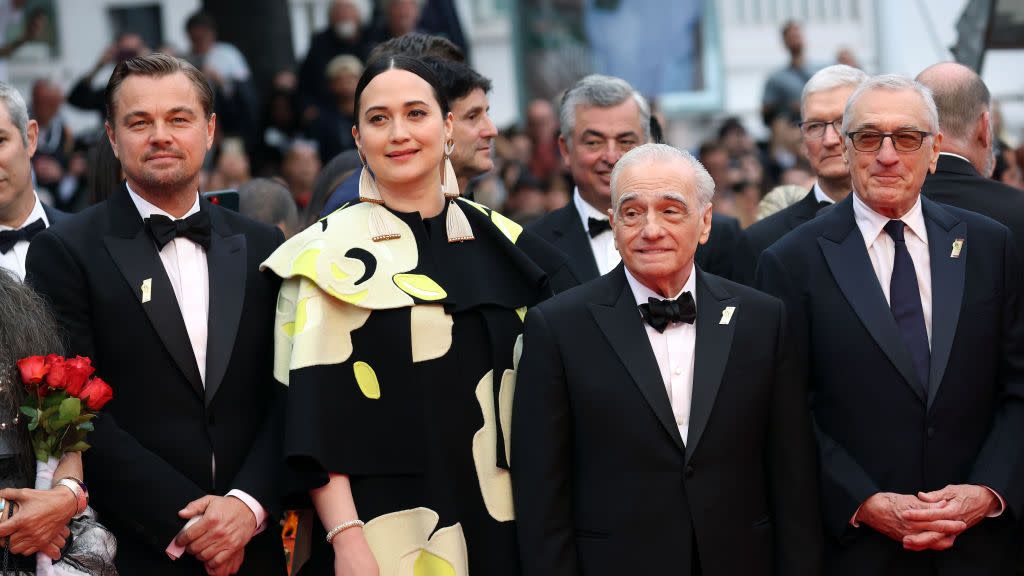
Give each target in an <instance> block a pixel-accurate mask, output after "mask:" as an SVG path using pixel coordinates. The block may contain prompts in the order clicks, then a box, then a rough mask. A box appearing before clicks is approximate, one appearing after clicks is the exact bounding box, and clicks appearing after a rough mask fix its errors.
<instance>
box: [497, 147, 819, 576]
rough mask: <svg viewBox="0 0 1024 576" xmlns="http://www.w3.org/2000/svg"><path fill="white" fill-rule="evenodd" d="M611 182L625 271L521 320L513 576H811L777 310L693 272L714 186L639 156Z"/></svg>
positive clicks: (803, 442)
mask: <svg viewBox="0 0 1024 576" xmlns="http://www.w3.org/2000/svg"><path fill="white" fill-rule="evenodd" d="M610 184H611V188H612V190H613V196H612V198H613V199H614V210H613V212H612V218H611V225H612V230H613V233H614V238H615V244H616V245H617V246H618V249H619V251H620V253H621V254H622V263H621V264H619V265H617V266H616V267H615V268H614V269H613V270H612V271H611V272H610V273H608V274H605V275H604V276H602V277H600V278H598V279H596V280H593V281H591V282H588V283H586V284H584V285H582V286H579V287H576V288H573V289H571V290H568V291H566V292H563V293H561V294H559V295H557V296H555V297H554V298H552V299H550V300H548V301H546V302H543V303H541V304H540V305H538V306H536V307H534V308H532V309H531V310H530V311H529V312H528V313H527V316H526V326H525V331H524V344H523V355H522V361H521V363H520V364H519V367H518V377H517V383H516V390H515V398H514V409H513V423H512V443H511V446H512V449H511V454H512V458H511V464H512V481H513V496H514V498H515V504H516V520H517V522H518V529H519V545H520V550H521V552H522V554H521V557H522V560H523V566H524V570H523V572H524V574H530V575H531V576H548V575H560V576H576V575H587V576H592V575H603V574H608V575H611V574H679V575H688V576H692V575H697V574H704V575H708V576H712V575H713V576H734V575H737V574H743V575H747V576H750V575H754V576H756V575H769V574H787V575H803V574H818V573H820V572H819V570H820V567H819V561H820V552H821V547H822V544H821V540H820V538H821V535H820V517H819V513H818V508H817V487H816V482H815V480H816V474H815V469H814V454H813V453H814V447H813V439H812V433H811V427H810V420H809V415H808V413H807V410H806V396H805V394H806V388H805V387H804V386H803V385H802V382H801V381H800V380H799V379H797V378H794V377H792V368H793V366H792V365H791V364H790V362H789V360H790V356H789V347H788V345H787V342H786V334H785V327H784V321H783V320H784V313H783V308H782V304H781V303H780V302H779V301H778V300H777V299H775V298H772V297H769V296H766V295H765V294H762V293H760V292H756V291H754V290H752V289H750V288H747V287H744V286H741V285H738V284H735V283H733V282H730V281H728V280H725V279H722V278H719V277H717V276H713V275H711V274H708V273H706V272H704V271H703V270H701V269H700V268H699V267H697V266H695V265H694V253H695V251H696V248H697V245H698V244H700V243H703V242H706V241H707V238H708V233H709V230H710V224H711V197H712V195H713V194H714V181H713V180H712V179H711V176H710V174H708V172H707V171H706V170H705V169H704V168H703V166H701V165H700V163H699V162H697V161H696V160H695V159H694V158H693V157H692V156H690V155H689V154H688V153H686V152H682V151H679V150H676V149H675V148H672V147H670V146H666V145H663V144H647V145H643V146H640V147H638V148H635V149H633V150H631V151H630V152H627V153H626V154H625V155H624V156H623V157H622V159H621V160H620V161H619V162H618V164H616V166H615V169H614V171H613V172H612V174H611V178H610ZM664 298H669V299H673V300H663V299H664ZM645 320H646V324H645Z"/></svg>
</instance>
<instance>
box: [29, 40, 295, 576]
mask: <svg viewBox="0 0 1024 576" xmlns="http://www.w3.org/2000/svg"><path fill="white" fill-rule="evenodd" d="M106 95H107V124H106V129H107V135H108V137H109V139H110V143H111V146H112V148H113V149H114V151H115V153H116V155H117V157H118V159H119V160H120V161H121V165H122V167H123V169H124V172H125V174H126V177H127V181H126V182H125V184H124V187H123V189H122V190H120V191H119V192H118V193H116V194H115V195H114V196H112V197H111V198H110V199H109V200H108V201H106V202H104V203H102V204H99V205H96V206H94V207H92V208H89V209H87V210H86V211H84V212H82V213H81V214H78V215H76V216H74V217H72V218H70V219H68V220H67V221H66V222H64V223H62V224H61V225H59V226H56V227H54V228H53V229H51V230H46V231H44V232H42V233H40V234H39V235H38V236H37V237H36V238H35V240H34V241H33V242H32V245H31V247H30V250H29V255H28V264H27V265H28V282H29V283H30V284H32V285H33V286H34V287H35V288H36V289H37V290H39V291H40V292H41V293H42V294H43V295H44V296H45V297H46V298H47V299H48V300H49V301H50V303H51V304H52V305H53V308H54V311H55V313H56V315H57V318H58V320H59V322H60V324H61V325H62V326H63V328H64V329H65V331H66V333H67V338H68V341H69V348H70V351H71V352H72V353H75V354H82V355H88V356H90V357H92V359H93V361H94V364H95V366H96V368H97V372H98V373H99V374H101V375H102V376H103V378H104V379H106V380H107V381H108V382H109V383H110V384H111V386H112V387H113V389H114V399H113V400H112V401H111V402H110V403H109V404H108V405H107V408H106V410H105V411H104V414H103V415H102V416H101V417H100V418H98V419H97V421H96V429H95V431H94V432H93V433H92V434H91V435H90V438H89V441H90V442H91V443H92V445H93V447H92V448H91V449H90V450H88V451H87V452H86V453H85V465H86V469H87V470H89V471H90V474H89V478H90V480H89V485H90V487H91V492H92V500H93V505H94V507H95V508H96V510H97V511H98V512H99V514H100V515H101V517H102V518H103V521H104V522H105V523H106V524H107V526H108V527H109V528H110V529H111V531H113V532H114V534H115V536H116V537H117V539H118V555H117V565H118V568H119V570H120V572H121V573H122V574H147V575H154V574H157V575H164V574H166V575H184V574H188V575H199V574H204V573H208V574H211V575H220V574H233V573H236V572H238V573H241V574H281V573H283V572H282V571H283V570H284V561H283V553H282V547H281V539H280V532H279V530H277V529H276V528H275V524H276V523H275V522H274V520H273V519H272V514H273V513H274V512H276V511H277V510H278V494H279V491H280V490H279V482H278V480H277V478H278V474H279V469H280V438H279V435H280V432H281V431H280V429H279V425H278V424H277V417H276V411H277V409H278V408H279V406H280V404H279V402H280V400H281V396H282V392H283V391H282V390H281V389H280V387H279V385H277V384H276V383H275V382H274V381H273V378H272V375H271V370H272V367H271V359H272V356H273V349H272V348H273V344H272V336H271V329H272V322H273V314H274V307H275V306H274V302H275V300H276V297H277V289H278V283H277V282H276V281H275V280H274V279H273V278H272V277H271V276H269V275H266V274H261V273H260V272H259V271H258V266H259V263H260V262H262V261H263V260H264V259H265V258H266V257H267V256H268V255H269V254H270V253H271V252H272V251H273V250H274V248H275V247H277V246H278V245H279V244H280V242H281V241H282V235H281V233H280V231H278V230H276V229H273V228H270V227H269V226H265V225H262V224H257V223H255V222H253V221H251V220H248V219H246V218H244V217H242V216H239V215H237V214H236V213H234V212H231V211H228V210H226V209H223V208H221V207H219V206H216V205H213V204H211V203H209V202H207V201H205V200H203V199H201V198H200V196H199V194H198V184H199V172H200V168H201V166H202V163H203V159H204V157H205V154H206V152H207V151H208V150H209V148H210V146H211V145H212V143H213V137H214V132H215V122H216V117H215V116H214V115H213V113H212V103H213V94H212V92H211V90H210V87H209V85H208V84H207V82H206V80H205V78H204V77H203V75H202V73H201V72H199V71H198V70H197V69H196V68H195V67H193V66H192V65H190V64H188V63H187V62H185V61H183V60H179V59H176V58H173V57H170V56H167V55H164V54H152V55H148V56H143V57H138V58H131V59H128V60H126V61H124V62H122V63H120V64H118V66H117V68H115V70H114V73H113V74H112V75H111V78H110V82H109V83H108V86H107V92H106ZM243 308H244V309H245V314H244V315H243V314H242V310H243ZM193 519H194V520H195V522H194V523H192V524H191V525H189V526H187V527H186V525H185V523H186V520H193ZM179 556H180V558H178V559H177V560H176V561H175V560H173V558H176V557H179Z"/></svg>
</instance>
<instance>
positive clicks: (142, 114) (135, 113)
mask: <svg viewBox="0 0 1024 576" xmlns="http://www.w3.org/2000/svg"><path fill="white" fill-rule="evenodd" d="M167 114H168V115H171V116H173V115H175V114H188V115H189V116H192V117H193V118H194V117H195V116H196V113H195V110H193V109H192V108H191V107H189V106H175V107H174V108H171V109H170V110H168V111H167ZM151 116H152V114H150V113H149V112H146V111H144V110H132V111H131V112H127V113H126V114H125V115H124V116H122V117H121V122H128V121H129V120H131V119H132V118H149V117H151Z"/></svg>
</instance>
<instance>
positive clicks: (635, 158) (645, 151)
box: [611, 142, 715, 214]
mask: <svg viewBox="0 0 1024 576" xmlns="http://www.w3.org/2000/svg"><path fill="white" fill-rule="evenodd" d="M677 160H682V161H683V163H685V164H688V165H689V166H690V167H691V168H693V175H694V181H695V183H696V185H697V199H698V200H699V201H700V205H701V206H702V207H703V206H707V205H708V204H710V203H711V199H712V198H714V196H715V180H714V178H712V177H711V174H710V173H709V172H708V171H707V168H704V165H703V164H701V163H700V161H699V160H697V159H696V158H694V157H693V154H690V153H689V152H687V151H686V150H680V149H679V148H676V147H675V146H669V145H668V144H656V143H653V142H652V143H649V144H642V145H640V146H637V147H636V148H633V149H632V150H630V151H629V152H626V153H625V154H623V155H622V158H619V161H618V162H616V163H615V167H614V168H612V176H611V189H612V199H613V202H614V206H613V208H614V210H615V214H618V213H619V205H620V204H621V202H620V201H619V199H620V198H622V192H621V191H620V190H619V177H620V176H621V174H622V171H623V170H625V169H627V168H629V167H630V166H633V165H635V164H642V163H644V162H671V161H677Z"/></svg>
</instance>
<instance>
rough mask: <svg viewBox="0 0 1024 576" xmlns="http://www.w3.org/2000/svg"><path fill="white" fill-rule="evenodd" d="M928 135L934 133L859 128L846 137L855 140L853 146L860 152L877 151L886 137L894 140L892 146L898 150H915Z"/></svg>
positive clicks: (919, 147) (848, 133)
mask: <svg viewBox="0 0 1024 576" xmlns="http://www.w3.org/2000/svg"><path fill="white" fill-rule="evenodd" d="M927 136H932V133H931V132H923V131H921V130H899V131H897V132H875V131H873V130H859V131H856V132H847V133H846V137H847V138H849V139H850V141H851V142H853V147H854V149H855V150H857V151H858V152H877V151H878V150H880V149H881V148H882V143H883V142H885V139H886V138H888V139H889V140H890V141H892V147H893V148H895V149H896V151H897V152H913V151H915V150H920V149H921V145H922V144H924V139H925V137H927Z"/></svg>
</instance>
